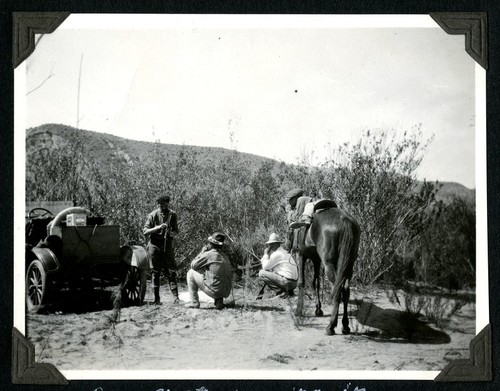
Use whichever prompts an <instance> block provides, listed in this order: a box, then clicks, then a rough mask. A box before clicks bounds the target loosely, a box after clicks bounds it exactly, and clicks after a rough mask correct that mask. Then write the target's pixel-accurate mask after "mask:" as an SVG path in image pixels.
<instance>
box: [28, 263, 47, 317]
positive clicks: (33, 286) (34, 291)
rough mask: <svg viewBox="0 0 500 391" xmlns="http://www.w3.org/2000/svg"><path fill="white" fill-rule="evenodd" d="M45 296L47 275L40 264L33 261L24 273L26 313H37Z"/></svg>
mask: <svg viewBox="0 0 500 391" xmlns="http://www.w3.org/2000/svg"><path fill="white" fill-rule="evenodd" d="M46 296H47V273H46V272H45V270H44V268H43V265H42V263H41V262H40V261H39V260H38V259H35V260H34V261H32V262H31V263H30V265H29V266H28V271H27V272H26V305H27V307H28V312H38V311H39V310H40V309H41V308H42V306H43V304H44V300H45V298H46Z"/></svg>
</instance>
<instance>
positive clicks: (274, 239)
mask: <svg viewBox="0 0 500 391" xmlns="http://www.w3.org/2000/svg"><path fill="white" fill-rule="evenodd" d="M271 243H283V241H282V240H281V239H280V237H279V236H278V234H275V233H274V232H273V233H272V234H271V235H269V240H268V241H267V242H266V244H271Z"/></svg>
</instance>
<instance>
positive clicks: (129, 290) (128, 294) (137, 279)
mask: <svg viewBox="0 0 500 391" xmlns="http://www.w3.org/2000/svg"><path fill="white" fill-rule="evenodd" d="M125 281H126V283H125V286H124V287H123V293H122V297H123V302H124V304H125V305H140V304H142V302H143V301H144V296H145V294H146V283H147V279H146V271H145V270H140V269H138V268H136V267H134V266H132V267H130V269H129V271H128V273H127V278H126V279H125Z"/></svg>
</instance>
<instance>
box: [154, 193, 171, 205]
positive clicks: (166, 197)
mask: <svg viewBox="0 0 500 391" xmlns="http://www.w3.org/2000/svg"><path fill="white" fill-rule="evenodd" d="M156 202H158V203H159V204H161V203H163V202H170V196H169V195H162V196H161V197H158V199H157V200H156Z"/></svg>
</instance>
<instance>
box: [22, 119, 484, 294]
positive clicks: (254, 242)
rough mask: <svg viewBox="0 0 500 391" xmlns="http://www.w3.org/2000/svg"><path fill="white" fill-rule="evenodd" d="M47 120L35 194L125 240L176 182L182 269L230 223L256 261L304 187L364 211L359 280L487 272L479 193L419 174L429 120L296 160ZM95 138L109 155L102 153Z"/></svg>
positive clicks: (29, 170) (132, 239)
mask: <svg viewBox="0 0 500 391" xmlns="http://www.w3.org/2000/svg"><path fill="white" fill-rule="evenodd" d="M47 132H48V130H47V129H45V132H43V131H41V130H40V129H37V130H36V131H35V132H34V135H35V136H36V138H35V139H36V140H38V142H35V141H33V140H35V139H33V138H32V139H30V138H29V137H28V140H27V162H26V194H27V201H37V200H38V201H41V200H71V201H73V202H74V203H75V205H80V206H86V207H88V208H89V209H90V210H91V211H93V212H94V213H96V214H101V215H103V216H105V217H106V218H107V222H108V223H114V224H119V225H120V226H121V234H122V241H123V242H124V243H138V244H145V242H144V240H145V239H144V237H143V236H142V227H143V224H144V222H145V218H146V215H147V214H148V213H149V212H150V211H151V210H153V209H154V208H156V207H157V206H156V203H155V200H156V198H157V197H158V195H159V194H164V193H168V194H170V195H171V196H172V208H173V209H175V210H176V211H177V213H178V215H179V219H180V220H179V224H180V231H181V232H180V235H179V236H178V237H177V239H176V252H177V259H178V264H179V266H180V272H181V274H182V273H184V272H186V270H187V268H188V266H189V262H190V261H191V260H192V258H193V257H194V255H196V254H197V252H198V251H199V250H200V248H201V246H202V244H203V242H204V241H205V240H206V238H207V236H208V235H209V234H211V233H212V232H214V231H222V232H224V233H225V234H226V235H227V237H228V242H229V245H228V252H229V256H230V259H231V261H232V262H233V264H234V265H235V266H243V265H244V264H246V263H247V262H248V261H249V260H252V261H256V260H257V258H259V257H260V255H261V254H262V252H263V243H264V242H265V241H266V240H267V237H268V235H269V233H271V232H277V233H278V234H280V235H281V236H282V237H285V236H286V235H285V233H286V228H287V227H286V221H285V213H284V209H285V207H286V205H285V202H284V195H285V194H286V192H287V191H288V190H289V189H290V188H292V187H301V188H303V189H304V190H305V192H306V193H309V194H311V193H313V192H318V193H320V194H322V195H323V196H324V197H327V198H332V199H334V200H335V201H336V202H337V203H338V204H339V206H340V207H341V208H344V209H346V210H347V211H349V212H350V213H351V214H352V215H353V216H355V217H356V219H357V220H358V221H359V222H360V225H361V228H362V237H361V245H360V254H359V259H358V261H357V264H356V266H355V282H356V281H357V282H358V283H362V284H371V283H376V282H386V283H390V284H392V285H395V286H399V285H404V284H407V283H408V281H412V282H415V283H423V284H433V285H439V286H442V287H446V288H451V289H458V288H466V287H472V286H474V284H475V209H474V203H473V202H471V200H470V197H462V196H459V195H453V196H452V197H449V198H447V200H446V202H445V201H443V199H442V198H440V197H438V196H437V194H439V191H440V185H439V184H432V183H427V182H424V183H421V182H417V181H416V178H415V171H416V169H417V168H418V166H419V164H420V161H421V159H422V157H423V156H424V154H425V150H426V147H427V143H428V142H429V141H430V140H422V135H421V132H420V129H419V127H416V128H415V129H411V130H410V131H408V132H395V131H387V132H381V131H378V132H374V131H369V130H367V131H366V132H365V133H364V134H363V136H362V138H360V139H359V140H358V141H357V142H354V143H347V144H344V145H342V146H339V147H338V148H337V149H334V150H332V156H331V158H330V159H328V160H327V161H325V162H323V164H322V165H320V166H314V167H313V166H310V165H308V164H306V160H307V159H305V160H304V162H302V164H299V165H286V164H284V163H278V162H276V161H273V160H271V159H264V158H257V157H256V158H255V159H253V160H252V158H251V155H248V154H241V153H238V152H237V151H227V150H224V152H223V153H220V154H218V152H220V151H219V150H217V151H212V152H211V153H210V151H208V150H207V149H203V148H202V149H196V148H191V147H188V146H176V148H175V153H172V149H170V150H169V151H168V152H167V151H166V149H165V146H164V145H163V144H159V143H149V144H148V143H142V142H137V143H139V144H138V145H139V147H137V146H136V147H134V148H138V149H141V150H142V151H143V152H144V151H147V152H144V153H137V150H138V149H136V150H135V153H134V150H133V148H131V147H130V145H128V146H127V145H126V144H124V143H123V141H122V140H123V139H120V138H114V136H109V135H101V136H99V137H100V139H99V138H94V137H92V138H91V139H90V141H89V138H88V137H87V136H88V134H87V133H85V132H80V134H77V135H76V136H75V134H74V133H72V134H73V137H71V138H67V139H65V141H64V142H57V143H55V142H53V139H54V137H55V135H56V133H57V132H54V131H53V129H52V133H50V132H48V133H49V135H47ZM32 133H33V132H32ZM43 134H45V136H43V137H42V135H43ZM31 136H33V134H32V135H31ZM44 137H45V138H44ZM57 137H61V135H60V134H57ZM48 139H50V140H52V142H48V141H47V140H48ZM40 140H45V141H44V142H40ZM96 140H97V141H96ZM99 140H100V141H99ZM59 141H60V140H59ZM89 144H90V146H91V148H92V149H93V150H95V149H96V148H97V149H98V150H99V151H100V154H101V155H102V154H105V155H106V156H105V157H102V159H100V158H98V157H96V156H95V154H93V153H91V152H90V150H89ZM146 144H148V145H146ZM250 161H251V163H250ZM455 193H456V192H455ZM235 270H240V269H239V268H237V267H235Z"/></svg>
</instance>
